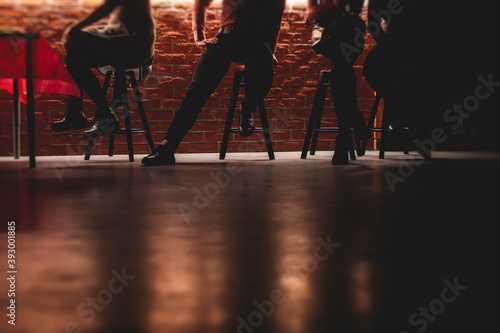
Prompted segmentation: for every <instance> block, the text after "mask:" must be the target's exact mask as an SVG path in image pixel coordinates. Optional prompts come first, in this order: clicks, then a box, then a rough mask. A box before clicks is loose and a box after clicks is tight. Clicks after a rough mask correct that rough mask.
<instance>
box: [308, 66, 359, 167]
mask: <svg viewBox="0 0 500 333" xmlns="http://www.w3.org/2000/svg"><path fill="white" fill-rule="evenodd" d="M330 78H331V71H321V72H320V73H319V83H318V86H317V88H316V93H315V95H314V102H313V106H312V109H311V115H310V117H309V124H308V125H307V131H306V137H305V139H304V145H303V146H302V155H301V157H300V158H301V159H305V158H306V157H307V151H308V150H309V145H311V155H314V154H315V153H316V146H317V143H318V136H319V133H339V128H338V127H323V128H321V118H322V117H323V109H324V108H325V99H326V93H327V90H328V88H329V87H331V83H330ZM311 137H312V143H311ZM356 146H358V143H357V142H356ZM359 148H360V147H358V152H359V151H361V150H360V149H359ZM349 155H350V157H351V160H356V154H355V152H354V144H353V142H352V141H350V147H349ZM360 155H361V154H360Z"/></svg>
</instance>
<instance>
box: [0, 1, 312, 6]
mask: <svg viewBox="0 0 500 333" xmlns="http://www.w3.org/2000/svg"><path fill="white" fill-rule="evenodd" d="M102 2H103V0H0V5H8V6H14V7H21V6H26V5H44V6H65V5H71V6H75V5H77V6H85V5H96V4H99V3H102ZM192 2H193V0H151V4H152V5H164V6H171V7H175V5H176V3H184V4H185V3H192ZM213 2H214V3H220V2H222V0H213ZM286 3H287V5H289V6H291V7H293V6H294V5H299V4H300V5H305V4H306V3H307V0H286Z"/></svg>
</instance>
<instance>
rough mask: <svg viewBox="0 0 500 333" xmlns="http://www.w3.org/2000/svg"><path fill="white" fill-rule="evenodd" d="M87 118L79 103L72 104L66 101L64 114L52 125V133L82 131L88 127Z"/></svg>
mask: <svg viewBox="0 0 500 333" xmlns="http://www.w3.org/2000/svg"><path fill="white" fill-rule="evenodd" d="M88 126H89V125H88V123H87V116H85V113H84V112H83V108H82V106H81V103H74V102H71V100H70V101H68V106H67V108H66V113H65V114H64V116H63V117H62V118H61V119H60V120H58V121H55V122H53V123H52V126H51V128H52V130H53V131H54V132H65V131H68V130H70V129H75V130H76V129H82V128H86V127H88Z"/></svg>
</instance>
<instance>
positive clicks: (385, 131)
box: [363, 94, 410, 159]
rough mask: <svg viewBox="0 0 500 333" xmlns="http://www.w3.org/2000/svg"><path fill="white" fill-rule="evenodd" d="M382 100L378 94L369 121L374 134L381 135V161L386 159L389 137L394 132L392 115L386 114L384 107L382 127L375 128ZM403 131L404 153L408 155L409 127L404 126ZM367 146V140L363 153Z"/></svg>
mask: <svg viewBox="0 0 500 333" xmlns="http://www.w3.org/2000/svg"><path fill="white" fill-rule="evenodd" d="M380 100H381V97H380V95H378V94H376V95H375V100H374V102H373V106H372V111H371V113H370V119H369V120H368V128H369V129H370V131H372V132H378V133H381V136H380V147H379V159H384V158H385V151H386V147H387V140H388V136H389V134H390V133H391V132H392V128H391V120H392V117H391V115H390V114H388V113H387V112H386V110H385V107H384V110H383V111H384V112H383V115H382V127H374V126H375V118H376V116H377V111H378V108H379V105H380ZM402 130H403V132H404V133H405V134H406V142H405V148H404V153H405V154H408V153H409V146H410V134H409V132H410V131H409V127H407V126H403V128H402ZM367 144H368V140H366V141H365V142H364V145H363V151H364V150H365V149H366V145H367Z"/></svg>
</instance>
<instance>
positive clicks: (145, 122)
mask: <svg viewBox="0 0 500 333" xmlns="http://www.w3.org/2000/svg"><path fill="white" fill-rule="evenodd" d="M129 77H130V82H131V83H132V89H133V90H134V95H135V99H136V101H137V106H138V108H139V113H140V115H141V119H142V126H143V128H144V130H145V131H146V139H147V140H148V145H149V149H150V150H151V153H152V152H153V151H154V150H155V145H154V142H153V137H152V136H151V131H150V129H149V124H148V119H147V118H146V112H145V111H144V105H143V104H142V97H141V93H140V92H139V87H138V86H137V81H136V79H135V75H134V74H133V73H132V75H129Z"/></svg>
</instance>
